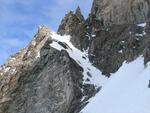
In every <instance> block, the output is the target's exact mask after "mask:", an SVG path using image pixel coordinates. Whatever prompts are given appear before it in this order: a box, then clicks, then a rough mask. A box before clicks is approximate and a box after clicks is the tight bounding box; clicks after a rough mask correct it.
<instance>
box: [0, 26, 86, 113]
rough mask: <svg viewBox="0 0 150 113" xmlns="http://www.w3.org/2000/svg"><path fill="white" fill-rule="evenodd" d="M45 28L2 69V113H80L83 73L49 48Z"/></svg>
mask: <svg viewBox="0 0 150 113" xmlns="http://www.w3.org/2000/svg"><path fill="white" fill-rule="evenodd" d="M50 34H51V32H50V31H49V29H48V28H46V27H44V26H42V27H41V28H40V29H39V30H38V33H37V34H36V35H35V37H34V38H33V40H32V41H31V43H30V44H29V46H27V47H26V48H24V49H22V50H20V51H19V52H18V53H16V54H15V55H13V56H11V58H10V59H9V60H8V62H7V63H6V64H5V65H2V66H1V68H0V113H74V112H75V111H78V110H80V107H79V106H81V98H82V95H83V94H82V91H81V89H82V87H83V86H82V77H83V75H82V71H83V69H82V68H81V67H80V66H79V65H78V64H77V63H76V62H75V61H74V60H73V59H71V58H70V57H69V55H68V53H67V52H66V51H61V52H60V51H58V50H56V49H54V48H52V47H50V45H49V44H50V43H51V42H52V39H51V35H50Z"/></svg>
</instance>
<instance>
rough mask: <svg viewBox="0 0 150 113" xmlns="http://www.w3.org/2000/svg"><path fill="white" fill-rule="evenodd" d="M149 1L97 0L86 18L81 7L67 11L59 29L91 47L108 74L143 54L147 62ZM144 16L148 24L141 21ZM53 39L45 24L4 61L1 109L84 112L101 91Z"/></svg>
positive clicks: (8, 112) (149, 54) (149, 53)
mask: <svg viewBox="0 0 150 113" xmlns="http://www.w3.org/2000/svg"><path fill="white" fill-rule="evenodd" d="M149 4H150V3H149V1H148V0H94V2H93V7H92V10H91V13H90V15H89V17H88V18H87V19H86V20H84V18H83V15H82V14H81V11H80V8H79V7H78V8H77V10H76V12H75V13H74V12H72V11H71V12H69V13H68V14H67V15H66V16H65V18H64V19H63V20H62V22H61V25H60V26H59V29H58V33H59V34H61V35H65V34H69V35H71V36H72V38H71V41H72V43H73V44H74V45H75V46H76V47H77V48H79V49H81V50H82V51H84V50H87V51H88V52H89V58H90V61H91V62H92V63H93V65H95V66H96V67H97V68H99V69H100V70H101V71H102V72H103V74H104V75H106V76H110V73H114V72H116V71H117V70H118V69H119V68H120V66H121V65H122V63H123V62H124V61H128V62H130V61H132V60H134V59H135V58H137V57H138V56H140V55H143V56H144V58H145V59H144V60H145V65H146V63H147V62H148V61H150V22H149V10H150V8H149V7H150V5H149ZM141 22H146V26H143V27H142V26H139V25H137V23H141ZM52 41H53V40H52V38H51V32H50V30H49V29H48V28H46V27H45V26H41V27H40V28H39V30H38V33H37V34H36V35H35V37H34V38H33V40H32V41H31V43H30V44H29V45H28V46H27V47H26V48H23V49H21V50H20V51H19V52H18V53H16V54H15V55H12V56H11V57H10V58H9V60H8V61H7V63H6V64H4V65H2V66H0V113H79V111H80V110H81V108H82V107H84V105H86V104H87V100H88V99H89V98H90V97H92V96H93V95H94V94H95V92H96V90H95V87H94V86H93V85H89V84H83V83H82V81H83V80H82V79H83V75H82V72H83V69H82V68H81V67H80V66H79V65H78V64H77V63H76V62H75V61H74V60H73V59H71V58H70V57H69V55H68V53H67V52H66V51H58V50H56V49H54V48H52V47H50V46H49V44H50V43H51V42H52ZM60 45H61V44H60ZM62 46H63V44H62ZM149 86H150V85H149ZM83 96H84V97H85V99H84V100H82V99H83V98H82V97H83Z"/></svg>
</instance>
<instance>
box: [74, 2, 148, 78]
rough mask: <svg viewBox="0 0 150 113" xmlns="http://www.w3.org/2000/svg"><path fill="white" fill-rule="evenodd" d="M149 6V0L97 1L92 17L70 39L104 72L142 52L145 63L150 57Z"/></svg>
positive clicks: (112, 71)
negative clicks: (87, 53) (142, 24)
mask: <svg viewBox="0 0 150 113" xmlns="http://www.w3.org/2000/svg"><path fill="white" fill-rule="evenodd" d="M149 7H150V4H149V1H148V0H119V1H118V0H94V2H93V6H92V9H91V13H90V15H89V17H88V18H87V19H86V20H85V21H84V22H82V23H81V24H80V25H79V26H78V27H76V29H75V30H74V32H73V33H72V39H71V41H72V43H73V44H74V45H75V46H76V47H77V48H79V49H81V50H88V51H89V58H90V59H91V62H93V64H94V65H95V66H96V67H98V68H99V69H100V70H101V71H102V72H103V74H104V75H108V76H109V75H110V73H114V72H116V71H117V70H118V69H119V67H120V66H121V65H122V63H123V62H124V61H125V60H126V61H132V60H134V59H135V58H137V57H138V56H139V55H144V57H145V64H146V63H147V62H148V61H149V58H150V55H149V50H150V49H149V42H150V38H149V36H150V34H149V30H150V29H149V26H150V24H149V12H150V11H149V10H150V8H149ZM137 23H145V24H146V25H145V26H140V25H138V24H137ZM114 61H115V62H114Z"/></svg>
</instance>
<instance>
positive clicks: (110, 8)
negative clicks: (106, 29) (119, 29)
mask: <svg viewBox="0 0 150 113" xmlns="http://www.w3.org/2000/svg"><path fill="white" fill-rule="evenodd" d="M149 11H150V7H149V1H148V0H94V3H93V7H92V11H91V14H92V15H93V16H95V17H96V18H97V19H98V20H100V21H103V23H104V24H105V25H110V24H133V23H135V24H137V23H142V22H145V21H146V20H147V19H148V17H149V13H150V12H149Z"/></svg>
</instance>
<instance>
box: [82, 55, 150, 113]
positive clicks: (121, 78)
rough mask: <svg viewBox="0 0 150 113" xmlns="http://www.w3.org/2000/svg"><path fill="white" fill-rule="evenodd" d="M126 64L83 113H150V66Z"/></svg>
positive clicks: (138, 61) (141, 63) (141, 62)
mask: <svg viewBox="0 0 150 113" xmlns="http://www.w3.org/2000/svg"><path fill="white" fill-rule="evenodd" d="M143 61H144V59H143V58H142V57H139V58H138V59H136V60H135V61H133V62H131V63H129V64H128V63H124V64H123V66H122V67H121V68H120V69H119V70H118V72H117V73H115V74H112V76H111V78H110V79H109V81H108V83H107V84H106V85H105V86H104V87H103V88H102V90H101V91H100V92H99V93H98V94H97V95H96V96H95V97H93V98H92V99H91V100H90V102H89V104H88V105H87V106H86V107H85V108H84V109H83V110H82V111H81V113H150V106H149V105H150V89H149V88H148V83H149V79H150V65H148V66H147V67H146V68H145V67H144V65H143V64H144V62H143Z"/></svg>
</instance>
